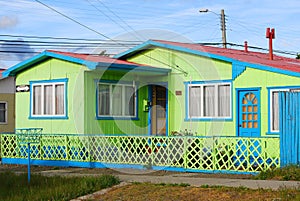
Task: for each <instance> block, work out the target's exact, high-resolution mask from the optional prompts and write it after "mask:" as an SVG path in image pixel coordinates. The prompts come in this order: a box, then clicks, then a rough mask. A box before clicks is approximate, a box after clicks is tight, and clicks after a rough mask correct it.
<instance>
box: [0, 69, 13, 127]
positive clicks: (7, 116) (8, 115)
mask: <svg viewBox="0 0 300 201" xmlns="http://www.w3.org/2000/svg"><path fill="white" fill-rule="evenodd" d="M3 71H5V69H0V133H7V132H14V130H15V112H14V111H15V90H16V88H15V79H14V77H7V78H2V72H3Z"/></svg>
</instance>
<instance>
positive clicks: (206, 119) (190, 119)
mask: <svg viewBox="0 0 300 201" xmlns="http://www.w3.org/2000/svg"><path fill="white" fill-rule="evenodd" d="M184 121H232V118H185V119H184Z"/></svg>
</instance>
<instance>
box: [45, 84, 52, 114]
mask: <svg viewBox="0 0 300 201" xmlns="http://www.w3.org/2000/svg"><path fill="white" fill-rule="evenodd" d="M44 114H46V115H52V114H53V95H52V85H45V86H44Z"/></svg>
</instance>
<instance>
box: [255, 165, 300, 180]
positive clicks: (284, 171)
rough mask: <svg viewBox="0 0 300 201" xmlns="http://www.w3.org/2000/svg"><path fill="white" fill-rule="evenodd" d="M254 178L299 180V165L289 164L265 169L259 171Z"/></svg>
mask: <svg viewBox="0 0 300 201" xmlns="http://www.w3.org/2000/svg"><path fill="white" fill-rule="evenodd" d="M255 179H262V180H266V179H276V180H284V181H289V180H293V181H300V167H299V166H298V165H289V166H286V167H282V168H277V169H272V170H266V171H262V172H260V173H259V174H258V175H257V176H255Z"/></svg>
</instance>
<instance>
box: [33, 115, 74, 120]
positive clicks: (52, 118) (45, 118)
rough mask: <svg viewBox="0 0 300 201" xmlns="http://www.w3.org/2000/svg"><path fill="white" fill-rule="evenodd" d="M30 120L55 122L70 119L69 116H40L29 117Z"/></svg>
mask: <svg viewBox="0 0 300 201" xmlns="http://www.w3.org/2000/svg"><path fill="white" fill-rule="evenodd" d="M28 119H40V120H47V119H50V120H55V119H58V120H59V119H69V117H68V116H62V117H55V116H50V117H43V116H39V117H34V116H29V117H28Z"/></svg>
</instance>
